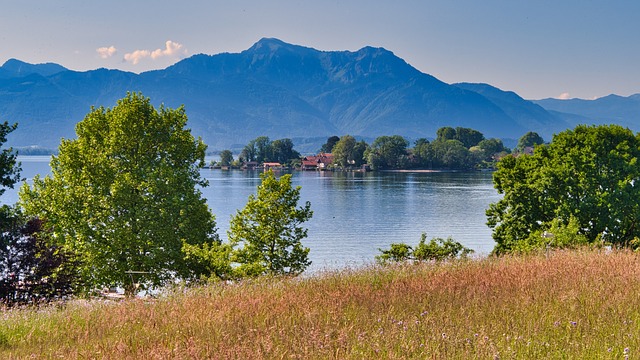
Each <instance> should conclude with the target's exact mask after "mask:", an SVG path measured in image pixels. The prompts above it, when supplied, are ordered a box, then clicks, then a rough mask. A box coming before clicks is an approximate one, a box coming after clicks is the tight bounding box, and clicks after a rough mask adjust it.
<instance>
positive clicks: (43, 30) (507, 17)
mask: <svg viewBox="0 0 640 360" xmlns="http://www.w3.org/2000/svg"><path fill="white" fill-rule="evenodd" d="M1 9H2V12H1V13H0V63H4V61H6V60H8V59H10V58H16V59H20V60H23V61H27V62H30V63H42V62H55V63H58V64H61V65H63V66H65V67H68V68H70V69H73V70H90V69H96V68H100V67H106V68H113V69H121V70H126V71H133V72H142V71H146V70H151V69H159V68H165V67H167V66H169V65H171V64H173V63H175V62H176V61H178V60H180V59H182V58H185V57H188V56H190V55H193V54H198V53H206V54H217V53H221V52H240V51H242V50H245V49H247V48H249V47H250V46H251V45H252V44H253V43H255V42H256V41H258V40H259V39H260V38H263V37H275V38H279V39H281V40H283V41H286V42H289V43H293V44H298V45H303V46H308V47H313V48H316V49H319V50H357V49H359V48H361V47H363V46H367V45H370V46H376V47H384V48H386V49H388V50H391V51H393V52H394V53H395V54H396V55H398V56H400V57H402V58H403V59H405V60H406V61H407V62H408V63H409V64H411V65H413V66H414V67H416V68H418V69H419V70H421V71H423V72H425V73H428V74H431V75H434V76H436V77H437V78H439V79H440V80H442V81H445V82H447V83H454V82H461V81H466V82H485V83H489V84H492V85H494V86H497V87H499V88H501V89H503V90H512V91H515V92H517V93H518V94H520V95H521V96H523V97H525V98H527V99H540V98H546V97H579V98H585V99H591V98H596V97H601V96H605V95H608V94H611V93H615V94H619V95H623V96H627V95H631V94H634V93H640V41H639V39H638V37H639V35H640V1H636V0H624V1H622V0H620V1H616V0H612V1H591V0H567V1H563V0H555V1H547V0H536V1H525V0H501V1H499V0H483V1H478V0H462V1H456V0H442V1H432V0H421V1H418V0H405V1H372V0H368V1H366V0H353V1H339V0H325V1H295V0H271V1H265V0H224V1H221V0H209V1H204V0H197V1H189V0H183V1H173V0H171V1H169V0H156V1H151V0H137V1H131V0H127V1H124V0H111V1H91V0H90V1H81V0H73V1H72V0H56V1H46V0H7V1H3V2H2V4H1Z"/></svg>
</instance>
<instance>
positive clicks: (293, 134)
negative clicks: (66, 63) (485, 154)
mask: <svg viewBox="0 0 640 360" xmlns="http://www.w3.org/2000/svg"><path fill="white" fill-rule="evenodd" d="M128 91H134V92H137V91H140V92H142V93H143V94H144V95H145V96H147V97H149V98H150V99H151V101H152V102H153V103H154V104H155V105H159V104H161V103H163V104H164V105H165V106H168V107H172V108H174V107H178V106H180V105H184V106H185V109H186V112H187V116H188V117H189V124H188V126H189V127H190V128H191V129H192V133H193V134H194V135H196V136H201V137H202V138H203V140H204V141H205V143H207V144H208V145H209V148H210V149H211V150H222V149H225V148H231V149H239V148H241V147H242V146H243V145H244V144H246V143H247V142H248V141H249V140H251V139H253V138H256V137H258V136H261V135H266V136H269V137H270V138H272V139H278V138H285V137H286V138H292V139H293V140H294V143H295V144H296V148H298V149H299V151H302V152H313V151H316V150H317V148H319V145H318V144H321V143H322V142H324V140H326V137H328V136H331V135H344V134H351V135H354V136H357V137H361V138H367V139H372V138H375V137H377V136H380V135H395V134H397V135H403V136H406V137H408V138H410V139H416V138H419V137H427V138H432V137H434V136H435V133H436V130H437V129H438V128H440V127H442V126H453V127H456V126H462V127H469V128H473V129H476V130H479V131H481V132H482V133H483V134H484V135H485V136H486V137H498V138H503V139H517V138H519V137H520V136H522V135H523V134H524V133H526V132H527V131H536V132H538V133H539V134H540V135H542V136H543V137H544V138H545V139H550V138H551V136H552V134H553V133H556V132H559V131H562V130H564V129H567V128H571V127H573V126H575V125H576V124H578V123H602V122H616V123H620V124H623V125H625V126H628V127H630V128H634V129H635V128H637V127H638V124H640V112H639V111H638V109H639V108H640V94H637V95H633V96H631V97H628V98H624V97H619V96H615V95H611V96H609V97H605V98H601V99H598V100H591V101H590V100H555V99H544V100H539V101H528V100H525V99H523V98H522V97H520V96H518V95H517V94H515V93H514V92H510V91H503V90H500V89H498V88H496V87H493V86H491V85H488V84H471V83H459V84H447V83H445V82H442V81H440V80H438V79H436V78H435V77H433V76H431V75H429V74H425V73H422V72H420V71H418V70H417V69H416V68H414V67H412V66H411V65H409V64H407V63H406V62H405V61H404V60H403V59H401V58H399V57H397V56H396V55H394V54H393V53H392V52H391V51H388V50H386V49H383V48H375V47H364V48H362V49H360V50H358V51H319V50H316V49H312V48H308V47H303V46H299V45H292V44H288V43H285V42H283V41H281V40H278V39H268V38H265V39H261V40H260V41H258V42H257V43H255V44H254V45H253V46H252V47H250V48H249V49H247V50H245V51H242V52H240V53H222V54H217V55H205V54H199V55H194V56H191V57H189V58H186V59H184V60H181V61H179V62H177V63H176V64H174V65H172V66H170V67H168V68H166V69H162V70H154V71H148V72H143V73H140V74H136V73H131V72H124V71H119V70H107V69H97V70H91V71H84V72H79V71H73V70H69V69H66V68H65V67H63V66H61V65H58V64H52V63H47V64H36V65H34V64H28V63H25V62H22V61H19V60H15V59H11V60H8V61H7V62H6V63H5V64H4V65H2V67H0V120H1V121H5V120H6V121H9V122H11V123H13V122H17V123H18V129H17V130H16V131H15V132H14V133H12V134H11V135H10V136H9V141H8V144H9V145H12V146H15V147H24V146H32V145H37V146H40V147H44V148H52V149H55V148H57V146H58V144H59V143H60V139H61V138H73V137H75V131H74V127H75V124H76V123H77V122H79V121H81V120H82V119H83V118H84V116H85V115H86V114H87V113H88V112H89V111H90V109H91V106H96V107H99V106H105V107H112V106H114V105H115V103H116V101H117V99H120V98H122V97H124V96H125V95H126V93H127V92H128ZM299 146H302V147H303V148H302V149H301V148H300V147H299ZM304 147H306V148H304Z"/></svg>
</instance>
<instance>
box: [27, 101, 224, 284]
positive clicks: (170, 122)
mask: <svg viewBox="0 0 640 360" xmlns="http://www.w3.org/2000/svg"><path fill="white" fill-rule="evenodd" d="M186 124H187V116H186V114H185V111H184V108H183V107H180V108H178V109H169V108H165V107H164V106H160V108H159V109H156V108H154V107H153V105H152V104H151V102H150V100H149V99H148V98H145V97H143V96H142V94H136V93H130V94H128V95H127V96H126V97H125V98H123V99H121V100H119V101H118V103H117V105H116V106H115V107H113V108H110V109H105V108H103V107H100V108H92V110H91V111H90V112H89V114H88V115H87V116H86V117H85V118H84V120H83V121H81V122H80V123H78V124H77V126H76V133H77V139H75V140H63V141H62V143H61V144H60V147H59V155H58V156H54V157H53V158H52V160H51V171H52V175H51V176H48V177H45V178H39V177H37V178H35V179H34V181H33V185H32V186H28V185H25V186H23V188H22V189H21V192H20V204H21V205H22V206H23V208H24V209H25V211H26V213H27V214H28V215H32V216H37V217H39V218H42V219H45V220H47V223H48V224H49V225H50V226H52V228H53V235H52V236H53V239H54V240H55V241H57V242H59V243H60V244H63V245H64V247H65V248H66V249H69V250H72V251H74V252H76V253H77V254H78V255H80V256H81V258H82V260H83V264H84V268H83V275H84V278H85V281H87V283H88V284H89V285H90V286H93V287H101V286H106V285H117V286H123V287H124V288H125V292H127V293H128V294H132V293H133V292H134V290H135V286H134V284H133V280H135V282H136V283H139V284H140V285H143V286H145V285H146V286H159V285H162V284H164V283H166V282H167V281H169V280H170V279H173V278H175V277H180V278H182V279H190V278H193V277H196V276H199V275H200V274H199V273H200V272H202V271H204V269H203V268H202V267H200V266H197V265H198V264H193V263H189V261H188V260H187V259H186V257H185V253H184V251H183V245H185V244H191V245H200V244H204V243H209V244H212V246H215V245H217V244H219V239H218V237H217V235H216V233H215V219H214V217H213V216H212V215H211V213H210V211H209V208H208V206H207V204H206V202H205V200H204V199H203V198H202V194H201V192H200V190H198V187H201V186H206V185H207V183H206V181H205V180H203V179H202V178H201V177H200V172H199V169H200V167H201V166H202V165H203V164H204V154H205V149H206V146H205V145H204V143H203V142H202V141H201V140H200V139H197V140H196V139H194V137H193V135H191V132H190V130H188V129H186V128H185V126H186ZM130 271H134V272H137V273H136V274H134V275H133V276H130V275H129V274H128V272H130Z"/></svg>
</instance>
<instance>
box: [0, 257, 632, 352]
mask: <svg viewBox="0 0 640 360" xmlns="http://www.w3.org/2000/svg"><path fill="white" fill-rule="evenodd" d="M3 317H4V319H3V322H2V327H1V328H0V358H31V357H35V358H65V359H77V358H82V359H85V358H111V359H155V358H158V359H164V358H178V359H209V358H221V359H261V358H269V359H280V358H303V359H317V358H319V359H324V358H330V359H349V358H353V359H369V358H387V359H401V358H414V359H430V358H433V359H455V358H461V359H473V358H479V359H493V358H519V359H545V358H563V359H571V358H573V359H587V358H588V359H599V358H607V359H608V358H624V357H625V356H629V357H630V358H638V357H640V257H639V255H637V254H634V253H631V252H612V253H605V252H593V251H592V252H589V251H584V252H581V251H575V252H558V253H554V254H552V255H550V256H549V257H545V256H531V257H504V258H500V259H483V260H474V261H460V262H453V263H448V264H441V265H433V264H426V265H403V266H394V267H387V268H378V267H372V268H366V269H360V270H353V271H341V272H335V273H326V274H323V275H319V276H314V277H312V278H306V279H294V280H274V279H263V280H258V281H254V282H247V283H243V284H239V285H223V284H218V285H214V286H210V287H206V288H199V289H194V290H190V291H188V292H185V293H184V294H175V295H172V296H167V297H163V298H161V299H159V300H155V301H153V302H145V301H142V300H133V301H126V302H123V303H117V304H113V303H111V304H109V303H100V302H91V303H74V304H70V305H68V306H66V307H65V308H63V309H55V308H50V309H46V310H39V311H33V310H17V311H6V312H4V313H3Z"/></svg>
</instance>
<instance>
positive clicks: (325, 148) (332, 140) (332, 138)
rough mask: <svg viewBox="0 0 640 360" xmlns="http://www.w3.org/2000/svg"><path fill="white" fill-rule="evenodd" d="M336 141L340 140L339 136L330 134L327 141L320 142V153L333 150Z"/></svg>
mask: <svg viewBox="0 0 640 360" xmlns="http://www.w3.org/2000/svg"><path fill="white" fill-rule="evenodd" d="M338 141H340V138H339V137H337V136H335V135H334V136H330V137H329V138H328V139H327V142H326V143H324V144H322V147H321V148H320V152H321V153H332V152H333V147H334V146H335V145H336V144H337V143H338Z"/></svg>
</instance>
